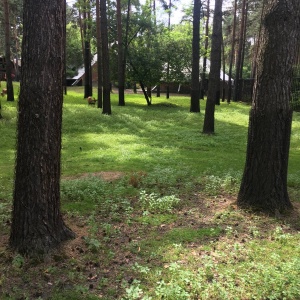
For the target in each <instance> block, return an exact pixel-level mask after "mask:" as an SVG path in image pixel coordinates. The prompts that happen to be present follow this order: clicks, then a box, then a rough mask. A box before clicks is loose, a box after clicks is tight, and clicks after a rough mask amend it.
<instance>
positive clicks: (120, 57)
mask: <svg viewBox="0 0 300 300" xmlns="http://www.w3.org/2000/svg"><path fill="white" fill-rule="evenodd" d="M117 32H118V85H119V106H124V105H125V94H124V90H125V65H124V51H123V48H124V47H123V34H122V13H121V0H117Z"/></svg>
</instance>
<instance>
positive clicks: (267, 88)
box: [238, 0, 300, 213]
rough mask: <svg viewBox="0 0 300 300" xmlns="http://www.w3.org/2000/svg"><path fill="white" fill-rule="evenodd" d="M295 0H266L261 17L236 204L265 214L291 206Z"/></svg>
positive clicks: (299, 12) (297, 29)
mask: <svg viewBox="0 0 300 300" xmlns="http://www.w3.org/2000/svg"><path fill="white" fill-rule="evenodd" d="M299 35H300V2H299V0H270V1H268V4H267V8H266V12H265V14H264V18H263V25H262V32H261V36H260V43H259V51H258V57H257V72H256V76H255V87H254V94H253V98H252V108H251V111H250V120H249V132H248V145H247V157H246V165H245V169H244V175H243V179H242V183H241V187H240V191H239V195H238V205H239V206H240V207H245V208H254V209H259V210H263V211H266V212H269V213H278V212H283V211H285V210H287V209H290V208H292V204H291V202H290V200H289V196H288V192H287V172H288V157H289V147H290V134H291V122H292V109H291V107H290V103H289V101H290V98H291V84H292V69H293V64H294V62H295V58H296V49H297V45H298V43H299V38H300V36H299ZM287 50H288V51H287Z"/></svg>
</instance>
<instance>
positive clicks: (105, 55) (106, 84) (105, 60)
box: [100, 0, 111, 115]
mask: <svg viewBox="0 0 300 300" xmlns="http://www.w3.org/2000/svg"><path fill="white" fill-rule="evenodd" d="M100 15H101V42H102V67H103V109H102V113H103V114H107V115H111V103H110V90H111V82H110V69H109V51H108V32H107V27H108V26H107V14H106V0H100Z"/></svg>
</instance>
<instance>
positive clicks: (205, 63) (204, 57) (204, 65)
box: [200, 0, 210, 99]
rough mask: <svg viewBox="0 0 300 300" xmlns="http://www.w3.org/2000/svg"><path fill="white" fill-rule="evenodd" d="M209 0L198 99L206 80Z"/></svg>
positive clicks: (202, 96) (202, 97)
mask: <svg viewBox="0 0 300 300" xmlns="http://www.w3.org/2000/svg"><path fill="white" fill-rule="evenodd" d="M209 5H210V0H207V12H206V23H205V43H204V56H203V66H202V69H203V70H202V76H201V91H200V99H204V95H205V92H206V91H205V84H206V83H205V81H206V68H207V52H208V35H209V15H210V9H209Z"/></svg>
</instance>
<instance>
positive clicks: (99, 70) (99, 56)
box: [96, 0, 103, 108]
mask: <svg viewBox="0 0 300 300" xmlns="http://www.w3.org/2000/svg"><path fill="white" fill-rule="evenodd" d="M96 26H97V30H96V34H97V73H98V89H97V92H98V108H102V93H103V90H102V84H103V82H102V77H103V74H102V49H101V47H102V45H101V22H100V2H99V0H96Z"/></svg>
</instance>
